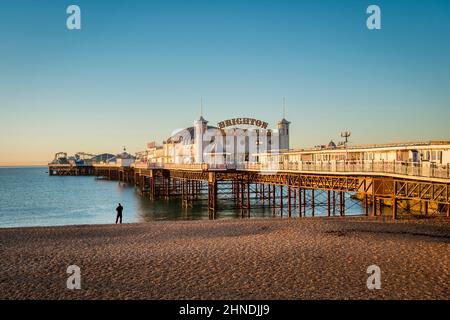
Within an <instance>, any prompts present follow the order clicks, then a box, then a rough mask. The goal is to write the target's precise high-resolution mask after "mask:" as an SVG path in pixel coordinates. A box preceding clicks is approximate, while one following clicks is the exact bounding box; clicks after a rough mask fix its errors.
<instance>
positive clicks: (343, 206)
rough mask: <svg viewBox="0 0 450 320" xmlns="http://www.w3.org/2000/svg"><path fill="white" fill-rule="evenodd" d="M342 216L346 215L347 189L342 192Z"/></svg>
mask: <svg viewBox="0 0 450 320" xmlns="http://www.w3.org/2000/svg"><path fill="white" fill-rule="evenodd" d="M342 216H345V191H344V192H342Z"/></svg>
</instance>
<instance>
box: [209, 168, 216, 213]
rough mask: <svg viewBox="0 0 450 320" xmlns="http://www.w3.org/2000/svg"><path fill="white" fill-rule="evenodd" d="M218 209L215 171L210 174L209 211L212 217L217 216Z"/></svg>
mask: <svg viewBox="0 0 450 320" xmlns="http://www.w3.org/2000/svg"><path fill="white" fill-rule="evenodd" d="M216 210H217V180H216V175H215V173H212V172H210V173H209V176H208V213H209V218H210V219H215V218H216Z"/></svg>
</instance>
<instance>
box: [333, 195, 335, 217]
mask: <svg viewBox="0 0 450 320" xmlns="http://www.w3.org/2000/svg"><path fill="white" fill-rule="evenodd" d="M335 215H336V191H334V190H333V216H335Z"/></svg>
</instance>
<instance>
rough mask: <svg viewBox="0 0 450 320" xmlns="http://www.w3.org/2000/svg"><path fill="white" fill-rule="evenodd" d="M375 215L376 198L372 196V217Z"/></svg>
mask: <svg viewBox="0 0 450 320" xmlns="http://www.w3.org/2000/svg"><path fill="white" fill-rule="evenodd" d="M376 215H377V197H375V195H373V196H372V216H373V217H376Z"/></svg>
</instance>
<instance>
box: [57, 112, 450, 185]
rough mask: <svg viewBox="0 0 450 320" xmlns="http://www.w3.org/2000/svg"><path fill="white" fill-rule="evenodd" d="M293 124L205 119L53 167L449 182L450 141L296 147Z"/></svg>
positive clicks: (60, 156) (64, 160) (62, 159)
mask: <svg viewBox="0 0 450 320" xmlns="http://www.w3.org/2000/svg"><path fill="white" fill-rule="evenodd" d="M289 138H290V122H289V121H287V120H286V119H284V118H283V119H282V120H280V121H278V122H277V124H276V126H275V128H270V126H269V123H267V122H265V121H261V120H258V119H253V118H233V119H228V120H224V121H220V122H218V123H217V125H210V124H209V123H208V121H207V120H205V119H204V118H203V117H202V116H201V117H200V118H199V119H198V120H196V121H194V122H193V126H191V127H187V128H184V129H180V130H176V131H175V132H174V133H173V134H171V135H169V137H168V138H167V139H165V140H164V141H163V142H162V143H160V144H158V143H156V142H150V143H148V144H147V148H146V150H145V151H143V152H139V153H137V154H136V155H134V156H132V155H130V154H128V153H127V152H125V150H124V152H122V153H119V154H117V155H113V154H109V153H105V154H101V155H90V154H87V153H78V154H76V155H75V156H71V157H68V156H67V154H66V153H58V154H57V155H56V156H55V159H54V160H53V162H52V163H51V164H53V165H61V166H73V167H80V168H81V167H83V166H92V165H108V166H112V167H135V168H149V167H153V168H154V167H164V166H172V167H174V166H175V167H176V166H185V167H186V166H191V167H193V168H194V167H195V168H200V167H201V168H204V169H207V170H236V169H252V170H264V169H268V170H290V171H312V172H314V171H317V172H324V171H325V172H343V171H348V172H372V171H375V172H390V173H395V172H399V173H402V174H406V175H412V176H417V175H418V176H426V177H436V178H450V140H435V141H421V142H400V143H387V144H372V145H348V144H347V143H344V142H339V143H335V142H334V141H330V142H329V143H328V144H325V145H319V146H315V147H314V148H304V149H293V148H291V146H290V142H289Z"/></svg>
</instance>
